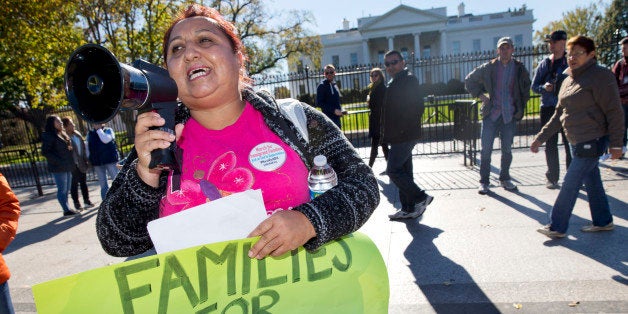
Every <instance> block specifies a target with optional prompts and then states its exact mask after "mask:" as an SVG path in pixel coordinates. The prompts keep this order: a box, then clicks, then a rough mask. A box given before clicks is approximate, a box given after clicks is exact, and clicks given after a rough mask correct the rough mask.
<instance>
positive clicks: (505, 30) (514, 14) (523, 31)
mask: <svg viewBox="0 0 628 314" xmlns="http://www.w3.org/2000/svg"><path fill="white" fill-rule="evenodd" d="M457 9H458V10H457V11H458V14H456V15H451V16H448V15H447V8H446V7H439V8H431V9H426V10H422V9H417V8H413V7H410V6H407V5H403V4H402V5H399V6H397V7H395V8H393V9H392V10H390V11H388V12H386V13H384V14H383V15H380V16H369V17H363V18H359V19H358V20H357V27H353V28H351V27H350V22H349V21H347V20H346V19H345V20H344V21H343V27H342V29H340V30H338V31H336V32H335V33H333V34H324V35H320V36H321V42H322V44H323V55H322V58H321V65H323V66H324V65H326V64H333V65H335V66H336V67H337V68H340V71H339V73H338V74H337V75H336V81H337V82H338V83H339V85H341V87H342V88H345V89H347V88H348V89H362V88H364V87H365V86H366V85H368V83H369V75H368V70H370V69H371V67H372V66H374V65H381V64H383V63H384V54H385V53H386V52H387V51H390V50H397V51H399V52H401V54H402V55H404V58H405V59H406V61H407V63H412V65H413V66H412V69H411V71H412V72H413V74H415V75H416V76H417V78H419V81H420V82H421V83H438V82H443V83H446V82H449V81H450V80H451V79H456V80H458V81H463V80H464V77H465V76H466V75H467V73H469V72H470V71H471V70H473V66H474V64H473V63H470V62H465V61H460V62H450V63H449V64H447V62H440V61H439V60H437V59H438V58H435V57H440V56H452V55H459V58H457V59H459V60H464V59H465V58H466V56H461V54H465V53H471V52H488V53H489V54H490V55H495V56H496V54H497V53H496V50H497V49H496V48H497V47H496V45H497V41H498V39H499V38H501V37H504V36H509V37H511V38H512V39H513V42H514V45H515V48H518V47H519V48H521V47H531V46H532V24H533V23H534V17H533V15H532V10H528V9H527V8H526V7H525V5H524V6H522V7H521V8H517V9H508V10H507V11H503V12H496V13H490V14H483V15H473V14H470V13H466V12H465V6H464V3H460V5H458V8H457ZM516 54H517V51H515V57H517V56H516ZM481 55H485V54H481ZM412 58H414V59H412ZM449 59H451V58H449ZM521 61H523V62H524V64H525V65H526V67H527V68H528V70H529V71H532V65H533V60H532V58H526V60H521ZM475 65H477V64H475ZM289 68H290V70H291V71H292V72H293V73H301V74H302V73H306V78H307V79H305V80H302V79H294V80H289V81H284V83H283V84H282V86H283V87H285V88H286V89H287V90H289V92H290V95H291V97H295V96H296V95H300V94H304V93H315V91H316V86H317V85H318V83H320V81H321V80H323V79H324V77H323V75H322V69H317V68H316V67H314V66H313V64H312V62H311V61H310V60H309V58H308V57H307V56H304V57H302V58H301V60H300V62H299V63H298V64H293V65H289ZM306 69H307V71H304V70H306ZM261 81H263V80H261ZM272 88H277V85H274V87H272ZM272 88H271V89H272Z"/></svg>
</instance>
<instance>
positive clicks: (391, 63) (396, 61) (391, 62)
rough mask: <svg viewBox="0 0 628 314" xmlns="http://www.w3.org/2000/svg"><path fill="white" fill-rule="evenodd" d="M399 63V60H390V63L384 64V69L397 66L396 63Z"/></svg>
mask: <svg viewBox="0 0 628 314" xmlns="http://www.w3.org/2000/svg"><path fill="white" fill-rule="evenodd" d="M399 62H401V60H392V61H390V62H384V65H385V66H386V67H389V66H391V65H397V63H399Z"/></svg>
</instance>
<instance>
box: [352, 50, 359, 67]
mask: <svg viewBox="0 0 628 314" xmlns="http://www.w3.org/2000/svg"><path fill="white" fill-rule="evenodd" d="M350 59H351V65H358V54H357V53H355V52H352V53H351V55H350Z"/></svg>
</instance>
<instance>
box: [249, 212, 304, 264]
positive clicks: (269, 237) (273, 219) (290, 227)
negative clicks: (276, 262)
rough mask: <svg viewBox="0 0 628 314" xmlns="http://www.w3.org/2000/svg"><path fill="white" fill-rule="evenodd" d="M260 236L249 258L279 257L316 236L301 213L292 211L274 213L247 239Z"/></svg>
mask: <svg viewBox="0 0 628 314" xmlns="http://www.w3.org/2000/svg"><path fill="white" fill-rule="evenodd" d="M254 236H261V237H260V239H259V241H257V242H256V243H255V244H254V245H253V247H251V250H250V251H249V257H251V258H257V259H262V258H264V257H266V256H268V255H271V256H280V255H282V254H284V253H286V252H288V251H290V250H294V249H296V248H298V247H299V246H302V245H303V244H305V243H306V242H307V241H308V240H309V239H311V238H312V237H314V236H316V232H315V230H314V227H313V226H312V223H311V222H310V221H309V220H308V219H307V217H305V215H303V213H301V212H298V211H292V210H281V211H278V212H275V213H274V214H273V215H271V216H270V217H268V218H267V219H266V220H264V221H263V222H262V223H260V224H259V226H257V227H256V228H255V229H254V230H253V231H252V232H251V233H250V234H249V237H254Z"/></svg>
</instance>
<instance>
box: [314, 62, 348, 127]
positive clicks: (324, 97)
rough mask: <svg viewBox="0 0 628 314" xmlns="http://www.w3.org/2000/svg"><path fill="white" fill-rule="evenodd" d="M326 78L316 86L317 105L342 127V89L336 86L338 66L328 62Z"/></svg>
mask: <svg viewBox="0 0 628 314" xmlns="http://www.w3.org/2000/svg"><path fill="white" fill-rule="evenodd" d="M324 71H325V72H324V73H325V79H324V80H323V81H322V82H321V83H320V84H318V87H317V88H316V106H317V107H320V108H321V109H322V111H323V113H324V114H325V115H326V116H327V117H329V119H331V121H333V122H334V123H335V124H336V125H337V126H338V128H340V117H342V108H341V107H340V90H338V86H336V81H334V79H335V78H336V68H335V67H334V66H333V65H331V64H328V65H326V66H325V70H324Z"/></svg>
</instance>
